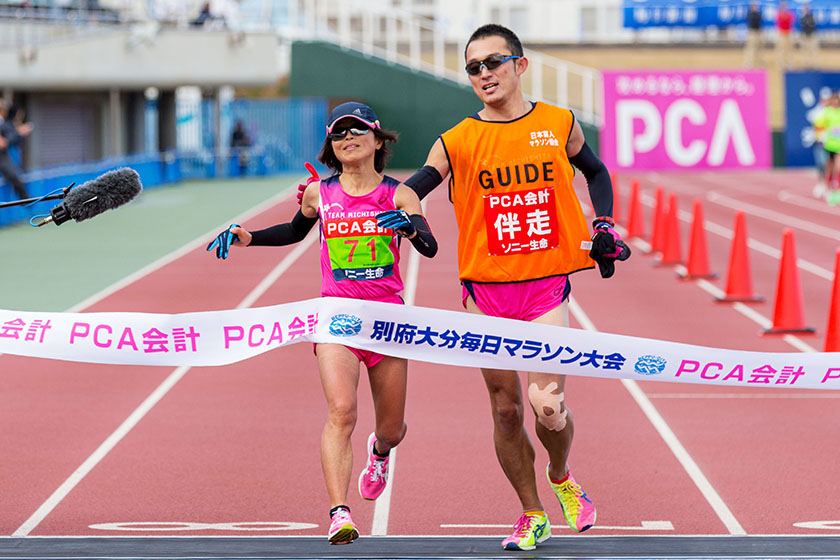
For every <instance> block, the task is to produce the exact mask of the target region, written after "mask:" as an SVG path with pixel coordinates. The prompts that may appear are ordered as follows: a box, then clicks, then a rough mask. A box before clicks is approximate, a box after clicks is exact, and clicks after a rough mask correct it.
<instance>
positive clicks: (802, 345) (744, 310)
mask: <svg viewBox="0 0 840 560" xmlns="http://www.w3.org/2000/svg"><path fill="white" fill-rule="evenodd" d="M695 282H696V284H697V286H698V287H699V288H700V289H701V290H703V291H705V292H706V293H708V294H710V295H711V296H713V297H715V298H720V297H723V296H725V295H726V292H724V291H723V290H721V289H720V288H718V287H717V286H715V285H714V284H712V283H711V282H709V281H708V280H703V279H700V280H696V281H695ZM732 309H734V310H735V311H737V312H738V313H740V314H741V315H743V316H744V317H746V318H748V319H750V320H752V321H753V322H754V323H756V324H757V325H758V326H760V327H761V328H762V329H769V328H772V327H773V321H771V320H770V319H768V318H767V317H765V316H764V315H762V314H761V313H759V312H758V311H756V310H755V309H753V308H752V307H750V306H749V305H746V304H743V303H740V302H737V303H733V304H732ZM782 340H784V341H785V342H787V343H788V344H790V345H791V346H793V347H794V348H796V349H797V350H799V351H800V352H816V351H817V349H816V348H814V347H813V346H811V345H810V344H808V343H807V342H805V341H803V340H802V339H801V338H799V337H797V336H795V335H792V334H785V335H782Z"/></svg>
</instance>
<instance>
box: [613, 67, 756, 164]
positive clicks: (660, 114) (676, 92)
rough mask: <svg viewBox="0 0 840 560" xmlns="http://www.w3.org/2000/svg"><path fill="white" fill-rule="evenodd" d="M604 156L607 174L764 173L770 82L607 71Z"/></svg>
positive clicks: (707, 74)
mask: <svg viewBox="0 0 840 560" xmlns="http://www.w3.org/2000/svg"><path fill="white" fill-rule="evenodd" d="M602 75H603V80H602V82H603V88H604V92H603V93H604V94H603V99H604V108H603V112H602V114H603V115H604V125H603V128H602V130H601V145H600V146H601V157H602V159H603V160H604V163H606V165H607V167H609V168H610V169H615V168H617V169H698V168H699V169H723V168H765V167H769V166H770V164H771V160H772V154H771V149H770V140H771V138H770V127H769V122H768V112H767V80H766V75H765V72H764V71H763V70H757V71H742V72H741V71H727V70H698V71H686V72H680V71H659V70H650V71H645V70H642V71H605V72H603V74H602Z"/></svg>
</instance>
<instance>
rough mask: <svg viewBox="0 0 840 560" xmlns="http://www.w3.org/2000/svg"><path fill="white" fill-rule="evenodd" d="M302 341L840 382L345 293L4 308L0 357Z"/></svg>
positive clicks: (657, 376)
mask: <svg viewBox="0 0 840 560" xmlns="http://www.w3.org/2000/svg"><path fill="white" fill-rule="evenodd" d="M303 341H308V342H319V343H336V344H344V345H347V346H352V347H354V348H360V349H363V350H372V351H374V352H379V353H382V354H388V355H391V356H398V357H401V358H407V359H410V360H419V361H426V362H433V363H438V364H447V365H453V366H463V367H470V368H478V367H488V368H498V369H513V370H518V371H541V372H549V373H563V374H567V375H581V376H589V377H601V378H606V379H649V380H658V381H672V382H681V383H701V384H709V385H727V386H733V387H736V386H737V387H778V388H785V389H789V388H808V389H840V353H822V354H817V353H807V354H806V353H798V352H796V353H767V352H744V351H736V350H723V349H715V348H707V347H701V346H692V345H688V344H678V343H674V342H663V341H658V340H651V339H644V338H636V337H630V336H622V335H615V334H607V333H593V332H589V331H583V330H580V329H572V328H563V327H553V326H550V325H540V324H535V323H526V322H522V321H515V320H512V319H500V318H496V317H485V316H477V315H471V314H468V313H461V312H456V311H445V310H441V309H431V308H426V307H414V306H409V305H394V304H388V303H380V302H367V301H362V300H352V299H342V298H318V299H311V300H307V301H301V302H295V303H287V304H282V305H275V306H272V307H262V308H254V309H237V310H230V311H207V312H201V313H183V314H178V315H163V314H149V313H38V312H22V311H5V310H0V352H3V353H7V354H17V355H20V356H31V357H38V358H51V359H57V360H70V361H76V362H89V363H104V364H135V365H156V366H182V365H189V366H218V365H224V364H230V363H233V362H237V361H241V360H246V359H248V358H251V357H253V356H256V355H259V354H262V353H264V352H267V351H269V350H274V349H277V348H279V347H281V346H284V345H287V344H292V343H295V342H303ZM280 351H281V352H282V350H280Z"/></svg>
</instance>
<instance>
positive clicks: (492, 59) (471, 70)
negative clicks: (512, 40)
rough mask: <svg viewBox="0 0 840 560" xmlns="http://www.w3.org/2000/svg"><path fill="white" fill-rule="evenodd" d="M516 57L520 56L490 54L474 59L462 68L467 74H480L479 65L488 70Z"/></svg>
mask: <svg viewBox="0 0 840 560" xmlns="http://www.w3.org/2000/svg"><path fill="white" fill-rule="evenodd" d="M517 58H521V57H518V56H516V55H515V54H512V55H510V56H505V55H503V54H491V55H490V56H488V57H487V58H485V59H484V60H474V61H473V62H470V63H469V64H467V65H466V66H465V67H464V69H465V70H466V71H467V74H469V75H470V76H478V75H479V74H481V67H482V66H484V67H485V68H487V69H488V70H495V69H496V68H498V67H499V66H501V65H502V64H504V63H505V62H507V61H508V60H516V59H517Z"/></svg>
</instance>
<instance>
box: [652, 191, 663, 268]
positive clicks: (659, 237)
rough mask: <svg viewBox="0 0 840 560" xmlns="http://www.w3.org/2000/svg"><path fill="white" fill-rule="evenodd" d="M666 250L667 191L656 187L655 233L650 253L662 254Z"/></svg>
mask: <svg viewBox="0 0 840 560" xmlns="http://www.w3.org/2000/svg"><path fill="white" fill-rule="evenodd" d="M663 249H665V189H663V188H662V186H661V185H657V186H656V204H655V205H654V208H653V231H651V233H650V252H651V253H661V252H662V250H663Z"/></svg>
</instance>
